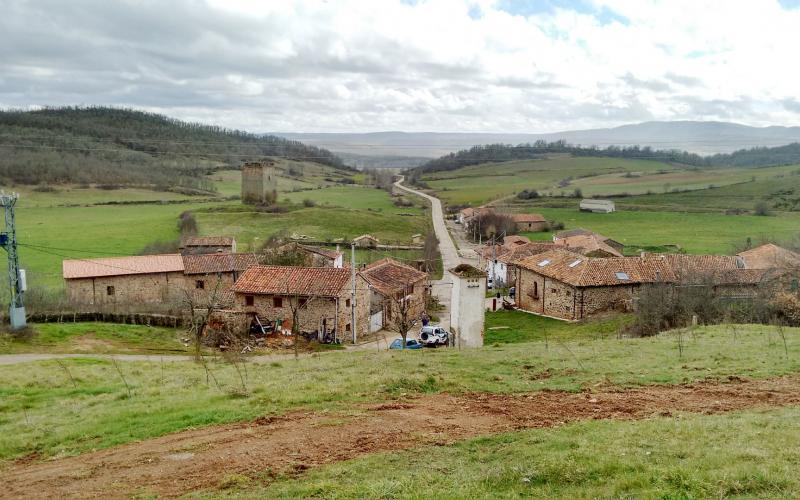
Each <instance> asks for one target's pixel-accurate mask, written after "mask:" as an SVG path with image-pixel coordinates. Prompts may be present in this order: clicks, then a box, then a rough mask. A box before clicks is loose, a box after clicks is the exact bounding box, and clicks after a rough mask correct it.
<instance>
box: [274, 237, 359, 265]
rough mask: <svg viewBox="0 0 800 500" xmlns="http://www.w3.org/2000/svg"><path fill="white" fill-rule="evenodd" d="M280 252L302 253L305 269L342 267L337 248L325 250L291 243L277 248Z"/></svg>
mask: <svg viewBox="0 0 800 500" xmlns="http://www.w3.org/2000/svg"><path fill="white" fill-rule="evenodd" d="M278 250H280V251H286V252H302V253H303V254H304V255H305V256H306V263H305V265H306V266H307V267H344V256H343V254H342V252H340V251H339V249H338V248H337V249H336V250H329V249H327V248H320V247H314V246H310V245H303V244H301V243H297V242H292V243H287V244H285V245H281V246H280V247H278Z"/></svg>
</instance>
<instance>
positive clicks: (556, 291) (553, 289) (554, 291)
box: [550, 288, 558, 293]
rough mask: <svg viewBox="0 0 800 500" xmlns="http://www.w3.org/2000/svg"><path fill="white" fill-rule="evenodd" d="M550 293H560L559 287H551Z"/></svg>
mask: <svg viewBox="0 0 800 500" xmlns="http://www.w3.org/2000/svg"><path fill="white" fill-rule="evenodd" d="M550 293H558V289H557V288H551V289H550Z"/></svg>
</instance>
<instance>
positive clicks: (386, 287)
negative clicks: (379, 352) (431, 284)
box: [361, 258, 429, 332]
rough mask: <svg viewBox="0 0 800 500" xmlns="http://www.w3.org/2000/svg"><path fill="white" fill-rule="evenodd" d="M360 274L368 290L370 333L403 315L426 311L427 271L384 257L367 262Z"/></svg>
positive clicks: (386, 326) (416, 315) (393, 322)
mask: <svg viewBox="0 0 800 500" xmlns="http://www.w3.org/2000/svg"><path fill="white" fill-rule="evenodd" d="M361 276H363V278H364V280H365V281H366V282H367V284H368V287H369V290H370V332H376V331H378V330H381V329H383V328H391V326H392V325H393V324H396V322H397V320H398V319H399V318H400V317H402V314H405V316H406V319H419V318H420V317H421V315H422V313H423V312H425V305H426V301H427V297H428V293H429V291H428V287H427V280H428V275H427V273H424V272H422V271H419V270H417V269H415V268H413V267H411V266H407V265H405V264H402V263H400V262H398V261H396V260H394V259H390V258H386V259H381V260H379V261H376V262H373V263H372V264H370V265H368V266H367V267H366V268H364V269H363V270H362V271H361Z"/></svg>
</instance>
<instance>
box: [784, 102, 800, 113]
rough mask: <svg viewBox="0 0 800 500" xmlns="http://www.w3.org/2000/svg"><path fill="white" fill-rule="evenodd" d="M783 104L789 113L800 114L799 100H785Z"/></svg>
mask: <svg viewBox="0 0 800 500" xmlns="http://www.w3.org/2000/svg"><path fill="white" fill-rule="evenodd" d="M781 104H782V105H783V107H784V108H785V109H786V110H787V111H791V112H792V113H800V101H798V100H797V99H784V100H783V101H781Z"/></svg>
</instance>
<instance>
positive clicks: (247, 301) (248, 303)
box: [244, 295, 256, 306]
mask: <svg viewBox="0 0 800 500" xmlns="http://www.w3.org/2000/svg"><path fill="white" fill-rule="evenodd" d="M255 303H256V300H255V297H253V296H252V295H245V296H244V305H246V306H252V305H254V304H255Z"/></svg>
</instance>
